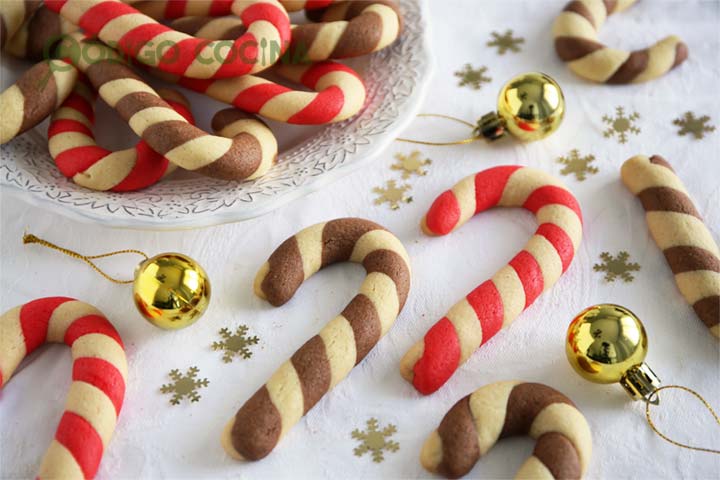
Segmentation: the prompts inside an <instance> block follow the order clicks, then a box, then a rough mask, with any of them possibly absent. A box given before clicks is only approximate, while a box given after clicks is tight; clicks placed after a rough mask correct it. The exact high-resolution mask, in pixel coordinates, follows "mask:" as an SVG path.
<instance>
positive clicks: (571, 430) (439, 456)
mask: <svg viewBox="0 0 720 480" xmlns="http://www.w3.org/2000/svg"><path fill="white" fill-rule="evenodd" d="M517 435H529V436H530V437H532V438H533V439H535V440H536V443H535V449H534V450H533V454H532V456H531V457H530V458H528V459H527V460H526V461H525V463H523V465H522V466H521V467H520V470H519V471H518V472H517V474H516V475H515V478H547V479H553V478H556V479H579V478H582V476H583V475H584V474H585V472H586V471H587V467H588V464H589V463H590V455H591V453H592V435H591V433H590V427H589V426H588V423H587V420H585V417H584V416H583V414H582V413H580V411H579V410H578V409H577V407H576V406H575V404H574V403H573V402H572V401H571V400H570V399H569V398H567V397H566V396H565V395H563V394H562V393H560V392H558V391H557V390H555V389H553V388H550V387H548V386H547V385H543V384H540V383H525V382H518V381H508V382H497V383H492V384H490V385H486V386H484V387H482V388H479V389H477V390H475V391H474V392H473V393H471V394H470V395H468V396H466V397H464V398H462V399H461V400H460V401H458V402H457V403H456V404H455V405H453V407H452V408H451V409H450V410H449V411H448V412H447V413H446V414H445V417H443V419H442V421H441V422H440V426H438V429H437V430H435V431H434V432H432V434H431V435H430V437H429V438H428V439H427V440H426V441H425V444H424V445H423V447H422V452H421V453H420V463H421V464H422V466H423V467H425V469H427V470H428V471H430V472H433V473H439V474H441V475H443V476H445V477H447V478H459V477H462V476H463V475H465V474H466V473H468V472H469V471H470V470H471V469H472V468H473V466H474V465H475V463H477V461H478V460H479V459H480V458H481V457H483V456H484V455H486V454H487V453H488V451H489V450H490V449H491V448H492V447H493V446H494V445H495V444H496V443H497V442H498V441H499V440H502V439H503V438H507V437H513V436H517Z"/></svg>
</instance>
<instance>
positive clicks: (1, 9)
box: [0, 0, 41, 49]
mask: <svg viewBox="0 0 720 480" xmlns="http://www.w3.org/2000/svg"><path fill="white" fill-rule="evenodd" d="M40 4H41V2H40V0H3V1H2V2H0V49H2V48H3V47H5V43H6V42H7V41H8V40H10V38H12V36H13V35H15V33H17V31H18V30H20V27H21V26H22V25H23V23H25V22H26V21H27V20H28V19H29V18H30V17H31V16H32V14H33V13H35V10H37V9H38V8H39V7H40Z"/></svg>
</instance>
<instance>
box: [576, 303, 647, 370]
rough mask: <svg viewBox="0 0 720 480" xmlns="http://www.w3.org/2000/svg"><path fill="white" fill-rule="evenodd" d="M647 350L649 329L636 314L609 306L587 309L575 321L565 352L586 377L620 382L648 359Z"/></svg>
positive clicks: (596, 306)
mask: <svg viewBox="0 0 720 480" xmlns="http://www.w3.org/2000/svg"><path fill="white" fill-rule="evenodd" d="M647 348H648V344H647V336H646V335H645V328H644V327H643V325H642V323H640V320H638V318H637V317H636V316H635V314H634V313H632V312H631V311H630V310H628V309H627V308H625V307H621V306H619V305H612V304H608V303H606V304H600V305H594V306H592V307H589V308H586V309H585V310H583V311H582V312H580V314H579V315H578V316H576V317H575V318H574V319H573V321H572V322H571V323H570V327H568V332H567V343H566V344H565V353H567V357H568V360H569V361H570V364H571V365H572V366H573V368H574V369H575V371H577V373H579V374H580V375H581V376H582V377H583V378H585V379H587V380H590V381H591V382H596V383H616V382H619V381H620V380H621V379H622V377H623V375H624V374H625V372H627V371H628V370H629V369H630V368H631V367H633V366H635V365H639V364H641V363H642V362H643V360H645V356H646V355H647Z"/></svg>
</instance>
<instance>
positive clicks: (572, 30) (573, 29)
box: [553, 0, 688, 84]
mask: <svg viewBox="0 0 720 480" xmlns="http://www.w3.org/2000/svg"><path fill="white" fill-rule="evenodd" d="M633 3H635V0H573V1H571V2H570V3H568V4H567V5H565V8H564V9H563V11H562V13H561V14H560V16H558V18H557V19H556V20H555V24H554V25H553V38H554V41H555V51H556V52H557V54H558V56H559V57H560V59H561V60H562V61H564V62H567V64H568V66H569V67H570V70H572V71H573V72H575V74H577V75H578V76H580V77H583V78H585V79H588V80H592V81H593V82H598V83H611V84H620V83H640V82H647V81H649V80H653V79H655V78H658V77H660V76H662V75H665V74H666V73H667V72H669V71H670V70H672V69H673V68H675V67H677V66H678V65H680V64H681V63H683V62H684V61H685V59H686V58H687V56H688V48H687V45H685V43H683V42H682V41H681V40H680V39H679V38H678V37H676V36H674V35H671V36H669V37H665V38H664V39H662V40H660V41H659V42H657V43H656V44H655V45H653V46H651V47H649V48H646V49H643V50H635V51H634V52H628V51H625V50H617V49H614V48H609V47H606V46H605V45H603V44H602V43H600V42H598V31H599V30H600V27H602V25H603V23H605V19H606V18H607V17H608V16H609V15H612V14H613V13H617V12H621V11H623V10H625V9H626V8H628V7H629V6H631V5H632V4H633Z"/></svg>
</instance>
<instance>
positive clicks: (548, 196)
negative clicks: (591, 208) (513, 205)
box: [523, 185, 582, 222]
mask: <svg viewBox="0 0 720 480" xmlns="http://www.w3.org/2000/svg"><path fill="white" fill-rule="evenodd" d="M546 205H564V206H566V207H568V208H569V209H570V210H572V211H573V212H575V214H576V215H577V216H578V218H579V219H580V221H581V222H582V212H581V211H580V205H579V204H578V202H577V200H576V199H575V197H574V196H573V194H572V193H570V192H569V191H567V190H565V189H564V188H561V187H557V186H555V185H547V186H544V187H540V188H538V189H536V190H535V191H534V192H532V193H531V194H530V196H529V197H528V199H527V200H526V201H525V203H524V204H523V208H526V209H528V210H530V211H531V212H533V213H537V212H538V210H540V209H541V208H542V207H544V206H546Z"/></svg>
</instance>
